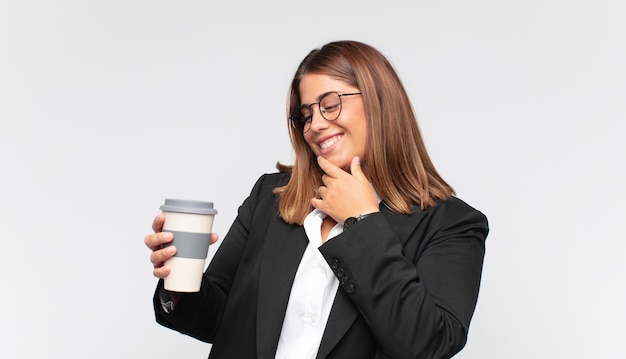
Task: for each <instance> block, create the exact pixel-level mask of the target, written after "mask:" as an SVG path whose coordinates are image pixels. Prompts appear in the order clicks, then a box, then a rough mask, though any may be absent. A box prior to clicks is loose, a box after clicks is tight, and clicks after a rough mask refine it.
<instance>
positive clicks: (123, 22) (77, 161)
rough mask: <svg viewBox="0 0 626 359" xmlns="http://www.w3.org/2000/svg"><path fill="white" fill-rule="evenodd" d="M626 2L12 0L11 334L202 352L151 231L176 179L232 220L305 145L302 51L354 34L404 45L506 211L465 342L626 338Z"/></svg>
mask: <svg viewBox="0 0 626 359" xmlns="http://www.w3.org/2000/svg"><path fill="white" fill-rule="evenodd" d="M408 4H411V5H408ZM624 19H626V2H624V1H621V0H614V1H610V0H595V1H556V0H527V1H514V2H513V1H496V0H491V1H490V0H478V1H421V0H419V1H411V2H409V1H406V2H403V1H394V0H388V1H383V2H381V1H356V0H354V1H353V0H341V1H325V0H322V1H314V2H302V3H300V2H295V1H286V0H285V1H283V2H281V1H258V2H254V1H249V2H247V3H246V2H237V1H231V2H224V1H222V2H210V1H161V0H159V1H156V0H145V1H137V0H131V1H119V0H118V1H79V0H75V1H71V0H61V1H28V0H24V1H18V0H8V1H7V0H2V2H0V168H1V175H0V241H1V247H0V291H1V295H0V350H1V351H2V357H3V358H35V357H38V358H90V357H111V358H155V359H158V358H168V359H169V358H206V356H207V354H208V352H209V350H210V345H208V344H205V343H201V342H198V341H195V340H193V339H191V338H188V337H185V336H183V335H181V334H178V333H176V332H173V331H170V330H167V329H165V328H163V327H160V326H158V325H157V324H156V323H155V321H154V317H153V312H152V307H151V305H152V304H151V297H152V292H153V289H154V285H155V283H156V279H155V278H153V277H152V273H151V272H152V267H151V265H150V262H149V259H148V256H149V251H148V249H147V248H146V247H145V246H144V244H143V238H144V236H145V235H146V234H147V233H149V232H150V224H151V222H152V219H153V217H154V216H155V215H156V214H157V213H158V212H159V211H158V208H159V205H160V204H161V203H162V201H163V199H164V198H165V197H173V198H190V199H200V200H210V201H214V202H215V206H216V208H217V209H218V210H219V214H218V217H216V222H215V226H214V230H215V232H218V233H220V234H221V235H224V234H225V233H226V231H227V229H228V228H229V227H230V224H231V222H232V220H233V219H234V217H235V214H236V210H237V207H238V206H239V205H240V204H241V202H242V201H243V200H244V198H245V197H246V196H247V194H248V193H249V191H250V189H251V187H252V185H253V183H254V181H255V180H256V178H258V176H260V175H261V174H262V173H266V172H273V171H274V165H275V163H276V162H277V161H281V162H284V163H291V161H292V159H293V155H292V152H291V147H290V144H289V140H288V135H287V129H286V120H285V109H286V98H287V89H288V85H289V82H290V80H291V77H292V75H293V72H294V71H295V69H296V66H297V65H298V63H299V62H300V60H301V59H302V58H303V57H304V56H305V55H306V54H307V53H308V51H309V50H311V49H313V48H315V47H318V46H320V45H322V44H324V43H326V42H328V41H331V40H340V39H354V40H359V41H364V42H367V43H369V44H371V45H374V46H375V47H377V48H378V49H379V50H381V51H382V52H383V53H384V54H385V55H387V56H388V58H389V59H390V60H391V62H392V63H393V64H394V66H395V67H396V68H397V70H398V72H399V74H400V76H401V78H402V79H403V81H404V83H405V85H406V88H407V90H408V92H409V94H410V96H411V98H412V99H413V102H414V106H415V110H416V112H417V115H418V118H419V121H420V126H421V128H422V131H423V135H424V137H425V139H426V143H427V146H428V148H429V151H430V153H431V155H432V157H433V160H434V162H435V164H436V165H437V167H438V169H439V170H440V172H441V174H442V175H443V176H444V178H445V179H446V180H448V181H449V182H450V183H451V184H452V185H453V186H454V187H455V189H456V190H457V193H458V196H459V197H461V198H462V199H464V200H465V201H467V202H469V203H470V204H471V205H473V206H474V207H476V208H478V209H480V210H481V211H483V212H484V213H485V214H486V215H487V216H488V218H489V220H490V225H491V233H490V235H489V237H488V241H487V255H486V259H485V267H484V275H483V283H482V287H481V293H480V298H479V303H478V306H477V309H476V312H475V316H474V320H473V322H472V326H471V327H470V333H469V340H468V344H467V346H466V348H465V349H464V350H463V351H462V352H461V354H459V355H458V356H457V357H458V358H464V359H470V358H624V357H626V341H624V334H626V332H625V330H624V322H626V309H624V308H625V305H624V303H626V288H625V287H626V285H625V278H626V264H625V263H624V259H625V258H624V257H625V254H626V245H625V241H626V210H625V209H624V203H625V202H626V190H625V189H624V184H625V183H626V175H625V174H624V169H625V168H624V164H625V163H624V155H625V154H626V145H625V142H624V139H623V138H624V135H625V134H626V131H625V130H624V122H625V121H626V101H625V100H626V65H625V64H626V21H625V20H624ZM215 249H216V246H215V247H212V248H211V255H212V254H213V253H214V250H215Z"/></svg>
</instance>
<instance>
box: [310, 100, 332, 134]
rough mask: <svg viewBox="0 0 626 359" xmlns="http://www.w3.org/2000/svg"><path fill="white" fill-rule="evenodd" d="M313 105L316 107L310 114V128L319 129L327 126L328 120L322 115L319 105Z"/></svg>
mask: <svg viewBox="0 0 626 359" xmlns="http://www.w3.org/2000/svg"><path fill="white" fill-rule="evenodd" d="M315 107H317V109H314V110H313V111H312V115H311V129H312V130H313V131H319V130H322V129H324V128H326V127H328V121H326V119H325V118H324V116H322V113H321V109H320V107H319V106H315Z"/></svg>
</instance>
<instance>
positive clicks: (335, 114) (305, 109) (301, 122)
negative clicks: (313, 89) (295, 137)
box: [289, 91, 361, 134]
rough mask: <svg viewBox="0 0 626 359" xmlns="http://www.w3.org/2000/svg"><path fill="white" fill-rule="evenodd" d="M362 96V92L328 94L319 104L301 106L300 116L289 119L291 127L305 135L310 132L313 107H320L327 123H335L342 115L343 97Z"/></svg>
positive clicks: (324, 95)
mask: <svg viewBox="0 0 626 359" xmlns="http://www.w3.org/2000/svg"><path fill="white" fill-rule="evenodd" d="M360 94H361V93H360V92H354V93H343V94H340V93H339V92H336V91H333V92H326V93H325V94H323V95H322V96H320V98H319V100H318V101H317V102H314V103H312V104H310V105H300V114H299V115H296V116H292V117H289V120H290V121H291V125H292V126H293V128H295V129H296V130H298V131H301V132H302V133H303V134H304V133H306V132H307V131H309V129H311V121H312V119H313V105H318V106H319V109H320V114H321V115H322V117H323V118H324V119H325V120H326V121H335V120H336V119H337V118H339V114H341V107H342V103H341V97H343V96H352V95H360Z"/></svg>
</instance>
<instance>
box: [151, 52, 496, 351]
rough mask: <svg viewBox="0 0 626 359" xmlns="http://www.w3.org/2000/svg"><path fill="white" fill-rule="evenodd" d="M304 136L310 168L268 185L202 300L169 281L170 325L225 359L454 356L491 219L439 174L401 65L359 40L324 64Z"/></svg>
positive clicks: (305, 93)
mask: <svg viewBox="0 0 626 359" xmlns="http://www.w3.org/2000/svg"><path fill="white" fill-rule="evenodd" d="M288 125H289V126H290V137H291V142H292V144H293V148H294V151H295V155H296V158H295V162H294V164H293V165H292V166H285V165H281V164H279V165H278V169H279V172H278V173H275V174H269V175H263V176H261V177H260V178H259V180H258V181H257V183H256V184H255V186H254V188H253V189H252V191H251V193H250V196H249V197H248V198H247V199H246V200H245V201H244V203H243V204H242V205H241V207H240V208H239V212H238V216H237V218H236V220H235V222H234V223H233V225H232V227H231V229H230V230H229V232H228V234H227V235H226V237H225V238H224V242H223V243H222V244H221V245H220V248H219V250H218V251H217V253H216V254H215V256H214V258H213V260H212V261H211V263H210V264H209V267H208V268H207V270H206V272H205V274H204V277H203V282H202V288H201V291H200V292H199V293H197V294H185V295H182V294H179V293H168V292H166V291H165V290H164V289H163V286H162V280H161V281H159V285H158V287H157V289H156V293H155V297H154V309H155V312H156V318H157V321H158V322H159V323H160V324H162V325H164V326H166V327H168V328H172V329H174V330H177V331H179V332H181V333H184V334H187V335H190V336H192V337H195V338H197V339H200V340H202V341H206V342H209V343H212V344H213V345H212V348H211V353H210V356H209V357H210V358H289V359H293V358H346V359H348V358H349V359H353V358H450V357H452V356H453V355H454V354H456V353H457V352H458V351H459V350H461V349H462V348H463V346H464V345H465V342H466V340H467V334H468V328H469V324H470V320H471V318H472V314H473V312H474V308H475V305H476V300H477V297H478V291H479V285H480V278H481V272H482V264H483V257H484V251H485V239H486V237H487V233H488V224H487V219H486V217H485V216H484V215H483V214H482V213H480V212H479V211H477V210H475V209H473V208H472V207H470V206H469V205H467V204H466V203H464V202H463V201H461V200H460V199H458V198H456V197H455V196H454V191H453V190H452V188H451V187H450V186H449V185H448V184H447V183H446V182H445V181H444V180H443V179H442V178H441V176H439V174H438V173H437V171H436V169H435V167H434V165H433V164H432V162H431V160H430V158H429V156H428V154H427V152H426V148H425V146H424V143H423V141H422V138H421V135H420V131H419V129H418V125H417V121H416V118H415V115H414V113H413V110H412V106H411V102H410V100H409V98H408V96H407V94H406V92H405V90H404V88H403V85H402V83H401V81H400V79H399V78H398V76H397V74H396V72H395V71H394V69H393V67H392V66H391V64H390V63H389V62H388V60H387V59H386V58H385V57H384V56H383V55H382V54H381V53H380V52H379V51H377V50H376V49H374V48H373V47H371V46H369V45H366V44H363V43H360V42H355V41H338V42H332V43H329V44H326V45H324V46H323V47H321V48H319V49H316V50H313V51H311V52H310V53H309V54H308V55H307V56H306V57H305V58H304V60H303V61H302V63H301V64H300V66H299V68H298V70H297V72H296V74H295V76H294V79H293V81H292V84H291V96H290V100H289V114H288ZM162 225H163V217H162V216H161V215H159V216H157V217H156V219H155V220H154V222H153V230H154V231H155V233H153V234H149V235H148V236H146V238H145V243H146V245H147V246H148V247H149V248H150V249H151V250H152V254H151V257H150V259H151V261H152V263H153V264H154V267H155V269H154V275H155V276H156V277H158V278H161V279H162V278H164V277H166V276H167V274H168V273H169V268H168V267H167V266H164V265H163V262H164V261H165V260H166V259H168V258H170V257H171V256H173V255H174V252H175V249H173V247H171V246H170V247H168V248H162V245H163V244H164V243H168V242H170V241H171V240H172V235H171V233H165V232H161V230H162ZM216 240H217V235H213V237H212V241H216Z"/></svg>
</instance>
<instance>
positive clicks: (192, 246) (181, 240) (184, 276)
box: [160, 198, 217, 293]
mask: <svg viewBox="0 0 626 359" xmlns="http://www.w3.org/2000/svg"><path fill="white" fill-rule="evenodd" d="M160 209H161V211H162V213H163V215H164V216H165V223H163V232H170V233H172V234H173V235H174V240H173V241H172V242H170V243H167V244H164V245H163V247H168V246H171V245H173V246H175V247H176V254H175V255H174V257H172V258H170V259H168V260H167V261H165V265H167V266H168V267H170V269H171V271H170V274H168V275H167V277H165V283H164V288H165V290H169V291H173V292H188V293H191V292H198V291H200V285H201V284H202V274H203V272H204V265H205V261H206V258H207V254H208V251H209V244H210V243H211V230H212V228H213V220H214V218H215V215H216V214H217V210H215V209H214V208H213V202H203V201H192V200H184V199H172V198H166V199H165V203H164V204H163V205H162V206H161V207H160Z"/></svg>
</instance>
